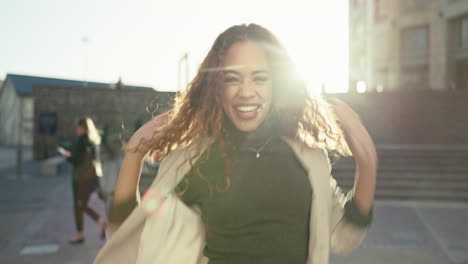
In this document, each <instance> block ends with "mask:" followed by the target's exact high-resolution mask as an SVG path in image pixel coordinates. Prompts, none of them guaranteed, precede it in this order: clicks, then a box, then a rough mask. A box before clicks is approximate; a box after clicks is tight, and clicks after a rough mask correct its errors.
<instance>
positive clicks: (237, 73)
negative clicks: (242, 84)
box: [223, 70, 241, 75]
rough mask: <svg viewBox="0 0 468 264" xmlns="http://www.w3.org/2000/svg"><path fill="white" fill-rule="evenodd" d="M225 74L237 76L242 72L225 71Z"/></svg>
mask: <svg viewBox="0 0 468 264" xmlns="http://www.w3.org/2000/svg"><path fill="white" fill-rule="evenodd" d="M223 73H224V74H229V73H231V74H235V75H241V73H240V72H238V71H234V70H225V71H223Z"/></svg>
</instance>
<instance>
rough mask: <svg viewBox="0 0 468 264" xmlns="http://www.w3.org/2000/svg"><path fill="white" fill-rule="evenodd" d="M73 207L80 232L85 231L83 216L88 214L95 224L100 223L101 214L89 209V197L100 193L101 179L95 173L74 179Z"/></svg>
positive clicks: (77, 228)
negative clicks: (94, 193) (96, 192)
mask: <svg viewBox="0 0 468 264" xmlns="http://www.w3.org/2000/svg"><path fill="white" fill-rule="evenodd" d="M72 185H73V207H74V212H75V224H76V230H77V231H78V232H81V231H83V215H84V213H86V214H87V215H88V216H90V217H91V218H92V219H93V220H94V221H95V222H98V220H99V218H100V216H99V214H98V213H97V212H96V211H95V210H93V209H92V208H90V207H88V201H89V197H90V196H91V194H92V193H93V192H94V191H99V190H100V188H99V179H98V177H97V176H95V174H93V173H85V174H83V175H80V176H79V177H73V184H72Z"/></svg>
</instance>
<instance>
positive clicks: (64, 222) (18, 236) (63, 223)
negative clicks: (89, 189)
mask: <svg viewBox="0 0 468 264" xmlns="http://www.w3.org/2000/svg"><path fill="white" fill-rule="evenodd" d="M25 167H26V168H25V171H27V172H33V171H34V170H35V169H37V168H38V167H39V164H38V162H31V163H29V164H28V165H27V166H25ZM36 171H37V170H36ZM12 173H14V169H9V170H2V172H0V223H1V224H0V263H2V264H3V263H5V264H9V263H15V264H16V263H18V264H23V263H24V264H26V263H35V264H54V263H57V264H81V263H82V264H85V263H92V261H93V260H94V257H95V256H96V254H97V252H98V250H99V248H100V247H101V246H102V244H103V241H101V240H100V239H99V229H98V227H97V225H96V224H95V223H94V222H92V221H91V220H90V219H89V218H88V217H87V216H85V222H84V226H85V237H86V241H85V243H84V244H83V245H78V246H72V245H69V244H68V240H69V239H71V238H72V237H73V236H74V235H75V226H74V218H73V203H72V193H71V176H70V173H71V172H70V171H69V170H66V171H65V172H64V173H63V174H62V175H59V176H56V177H41V176H40V175H37V173H36V174H35V175H33V176H31V177H29V178H25V179H15V178H11V177H10V176H8V177H7V176H6V175H11V174H12ZM89 205H90V206H91V207H93V208H95V209H97V211H98V212H99V213H100V214H101V215H104V212H105V208H104V203H103V202H102V201H100V200H99V199H98V198H97V196H96V195H94V194H93V196H92V197H91V199H90V202H89Z"/></svg>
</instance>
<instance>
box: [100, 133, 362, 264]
mask: <svg viewBox="0 0 468 264" xmlns="http://www.w3.org/2000/svg"><path fill="white" fill-rule="evenodd" d="M284 140H285V141H286V142H287V143H288V144H289V145H290V147H291V148H292V149H293V151H294V153H295V154H296V155H297V157H298V159H299V160H300V162H301V164H302V165H303V166H304V168H306V170H307V171H308V177H309V181H310V183H311V186H312V188H313V190H314V191H313V194H312V203H311V216H310V236H309V238H310V240H309V257H308V260H307V264H328V263H329V255H330V250H331V251H333V252H334V253H338V254H340V253H347V252H349V251H351V250H352V249H354V248H356V247H357V246H358V245H359V244H360V243H361V241H362V240H363V238H364V235H365V233H366V231H367V229H366V228H360V227H357V226H355V225H353V224H351V223H349V222H347V221H346V219H345V218H344V217H343V216H344V204H345V202H346V201H347V199H349V198H350V196H349V195H348V196H347V197H346V196H345V195H343V194H342V192H341V190H340V188H338V187H337V186H336V181H335V180H334V179H333V178H332V177H331V176H330V175H331V173H330V171H331V166H330V162H329V160H328V157H327V155H326V152H325V151H324V150H322V149H312V148H308V147H306V146H304V145H303V144H301V143H299V142H297V141H293V140H290V139H286V138H284ZM205 145H206V144H205ZM193 155H194V151H193V148H187V149H183V150H178V151H174V152H173V153H171V154H170V155H169V156H168V157H166V158H165V159H164V160H163V161H162V162H161V166H160V169H159V173H158V176H157V177H156V179H155V181H154V182H153V184H152V185H151V187H150V189H149V192H148V194H147V195H145V197H144V199H143V200H142V202H141V203H140V204H139V205H138V206H137V207H136V208H135V209H134V210H133V212H132V213H131V214H130V216H129V217H128V218H127V219H126V220H125V221H124V222H123V223H122V224H121V225H120V226H115V225H114V226H112V225H111V226H110V227H109V229H108V235H109V236H108V237H109V240H108V241H107V242H106V244H105V245H104V247H103V248H102V249H101V250H100V252H99V253H98V255H97V257H96V259H95V261H94V263H95V264H119V263H122V264H123V263H126V264H128V263H138V264H159V263H161V264H204V263H207V262H208V259H207V258H206V257H205V256H204V255H203V253H202V252H203V249H204V247H205V243H206V242H205V229H204V225H203V222H202V220H201V216H200V213H199V210H198V208H189V207H187V206H186V205H185V204H184V203H183V202H182V201H181V200H180V199H179V198H178V197H177V195H176V194H175V192H174V191H173V189H174V188H175V187H176V186H177V184H178V183H179V182H180V181H181V180H182V179H183V177H184V175H185V174H186V173H187V172H188V171H189V170H190V164H189V162H186V161H187V159H188V158H190V157H191V156H193ZM351 193H352V192H351Z"/></svg>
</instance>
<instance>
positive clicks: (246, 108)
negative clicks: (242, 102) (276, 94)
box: [236, 105, 260, 112]
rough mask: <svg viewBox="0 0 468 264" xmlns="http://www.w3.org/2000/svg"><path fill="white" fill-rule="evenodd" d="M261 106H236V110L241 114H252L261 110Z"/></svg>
mask: <svg viewBox="0 0 468 264" xmlns="http://www.w3.org/2000/svg"><path fill="white" fill-rule="evenodd" d="M259 107H260V106H258V105H257V106H254V105H247V106H236V110H237V111H239V112H252V111H255V110H257V109H258V108H259Z"/></svg>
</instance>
